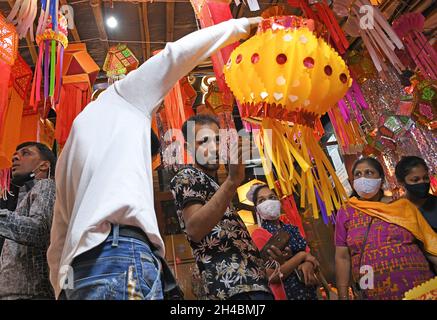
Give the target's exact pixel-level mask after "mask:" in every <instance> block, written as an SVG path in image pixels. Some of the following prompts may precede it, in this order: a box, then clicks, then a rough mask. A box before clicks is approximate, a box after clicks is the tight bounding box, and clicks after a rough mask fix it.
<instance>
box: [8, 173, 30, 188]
mask: <svg viewBox="0 0 437 320" xmlns="http://www.w3.org/2000/svg"><path fill="white" fill-rule="evenodd" d="M33 179H35V173H33V172H30V173H26V174H20V175H16V176H15V177H13V178H12V179H11V183H12V184H13V185H14V186H17V187H22V186H24V184H25V183H26V182H29V181H31V180H33Z"/></svg>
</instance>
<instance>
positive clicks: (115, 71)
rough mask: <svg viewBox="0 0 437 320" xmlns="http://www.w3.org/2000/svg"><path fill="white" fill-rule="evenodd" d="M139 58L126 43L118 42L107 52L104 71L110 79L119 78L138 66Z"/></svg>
mask: <svg viewBox="0 0 437 320" xmlns="http://www.w3.org/2000/svg"><path fill="white" fill-rule="evenodd" d="M139 64H140V63H139V61H138V59H137V58H136V57H135V56H134V54H133V53H132V51H131V50H130V49H129V48H128V47H127V45H125V44H118V45H116V46H112V47H110V48H109V51H108V53H107V54H106V58H105V63H104V64H103V71H105V72H106V75H107V76H108V78H109V80H110V81H114V80H118V79H119V78H120V77H123V76H125V75H127V74H128V73H129V72H131V71H132V70H135V69H136V68H138V65H139Z"/></svg>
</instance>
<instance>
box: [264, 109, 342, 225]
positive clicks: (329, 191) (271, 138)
mask: <svg viewBox="0 0 437 320" xmlns="http://www.w3.org/2000/svg"><path fill="white" fill-rule="evenodd" d="M298 136H300V137H299V141H297V140H296V139H295V137H298ZM256 143H257V147H258V150H259V152H260V155H261V160H262V164H263V167H264V172H265V174H266V177H267V183H268V185H269V187H270V188H275V189H277V187H276V185H275V177H274V175H273V170H272V168H271V164H273V166H274V168H275V172H276V174H277V179H278V182H279V185H280V188H281V190H280V192H279V193H278V194H283V195H290V194H292V193H293V192H295V185H296V184H299V185H300V193H301V194H300V197H301V207H305V204H306V203H307V202H308V204H309V205H310V206H311V208H312V211H313V215H314V218H316V219H317V218H318V217H319V209H318V201H317V197H316V193H315V190H317V192H318V194H319V196H320V198H321V200H322V201H323V202H324V204H325V206H326V212H327V214H328V215H331V213H332V212H333V211H334V210H335V209H339V208H340V206H341V205H342V203H344V201H345V200H346V199H347V196H346V192H345V190H344V188H343V185H342V184H341V182H340V180H339V179H338V178H337V176H336V174H335V170H334V168H333V167H332V165H331V163H330V161H329V160H328V158H327V157H326V155H325V153H324V152H323V150H322V149H321V148H320V146H319V144H318V143H317V141H316V139H315V137H314V134H313V130H312V129H311V128H309V127H305V126H301V125H294V126H291V127H290V126H289V125H288V124H287V123H286V122H281V121H277V120H273V119H269V118H265V119H263V120H262V126H261V129H260V131H259V134H258V136H257V137H256ZM295 161H296V162H297V165H298V166H299V167H300V168H301V169H302V172H301V174H299V173H298V172H297V171H296V170H294V162H295ZM312 162H314V164H315V167H316V168H317V172H315V170H314V169H312V167H311V164H312ZM331 179H332V182H331ZM334 186H335V188H334ZM276 191H278V190H276Z"/></svg>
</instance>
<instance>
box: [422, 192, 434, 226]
mask: <svg viewBox="0 0 437 320" xmlns="http://www.w3.org/2000/svg"><path fill="white" fill-rule="evenodd" d="M420 212H422V215H423V217H424V218H425V219H426V221H428V223H429V225H430V226H431V228H433V229H434V231H435V232H437V197H436V196H432V195H430V196H429V197H428V200H426V202H425V204H424V205H423V206H422V207H420Z"/></svg>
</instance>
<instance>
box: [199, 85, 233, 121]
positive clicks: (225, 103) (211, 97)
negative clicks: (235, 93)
mask: <svg viewBox="0 0 437 320" xmlns="http://www.w3.org/2000/svg"><path fill="white" fill-rule="evenodd" d="M233 103H234V98H233V97H232V95H231V96H229V95H227V94H225V93H223V92H222V91H221V90H220V88H219V86H218V83H217V81H212V82H211V83H210V84H209V86H208V92H207V93H206V95H205V104H206V107H207V108H209V109H210V110H211V111H213V112H214V114H216V115H218V114H220V113H226V112H228V113H229V112H230V113H232V107H233Z"/></svg>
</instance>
